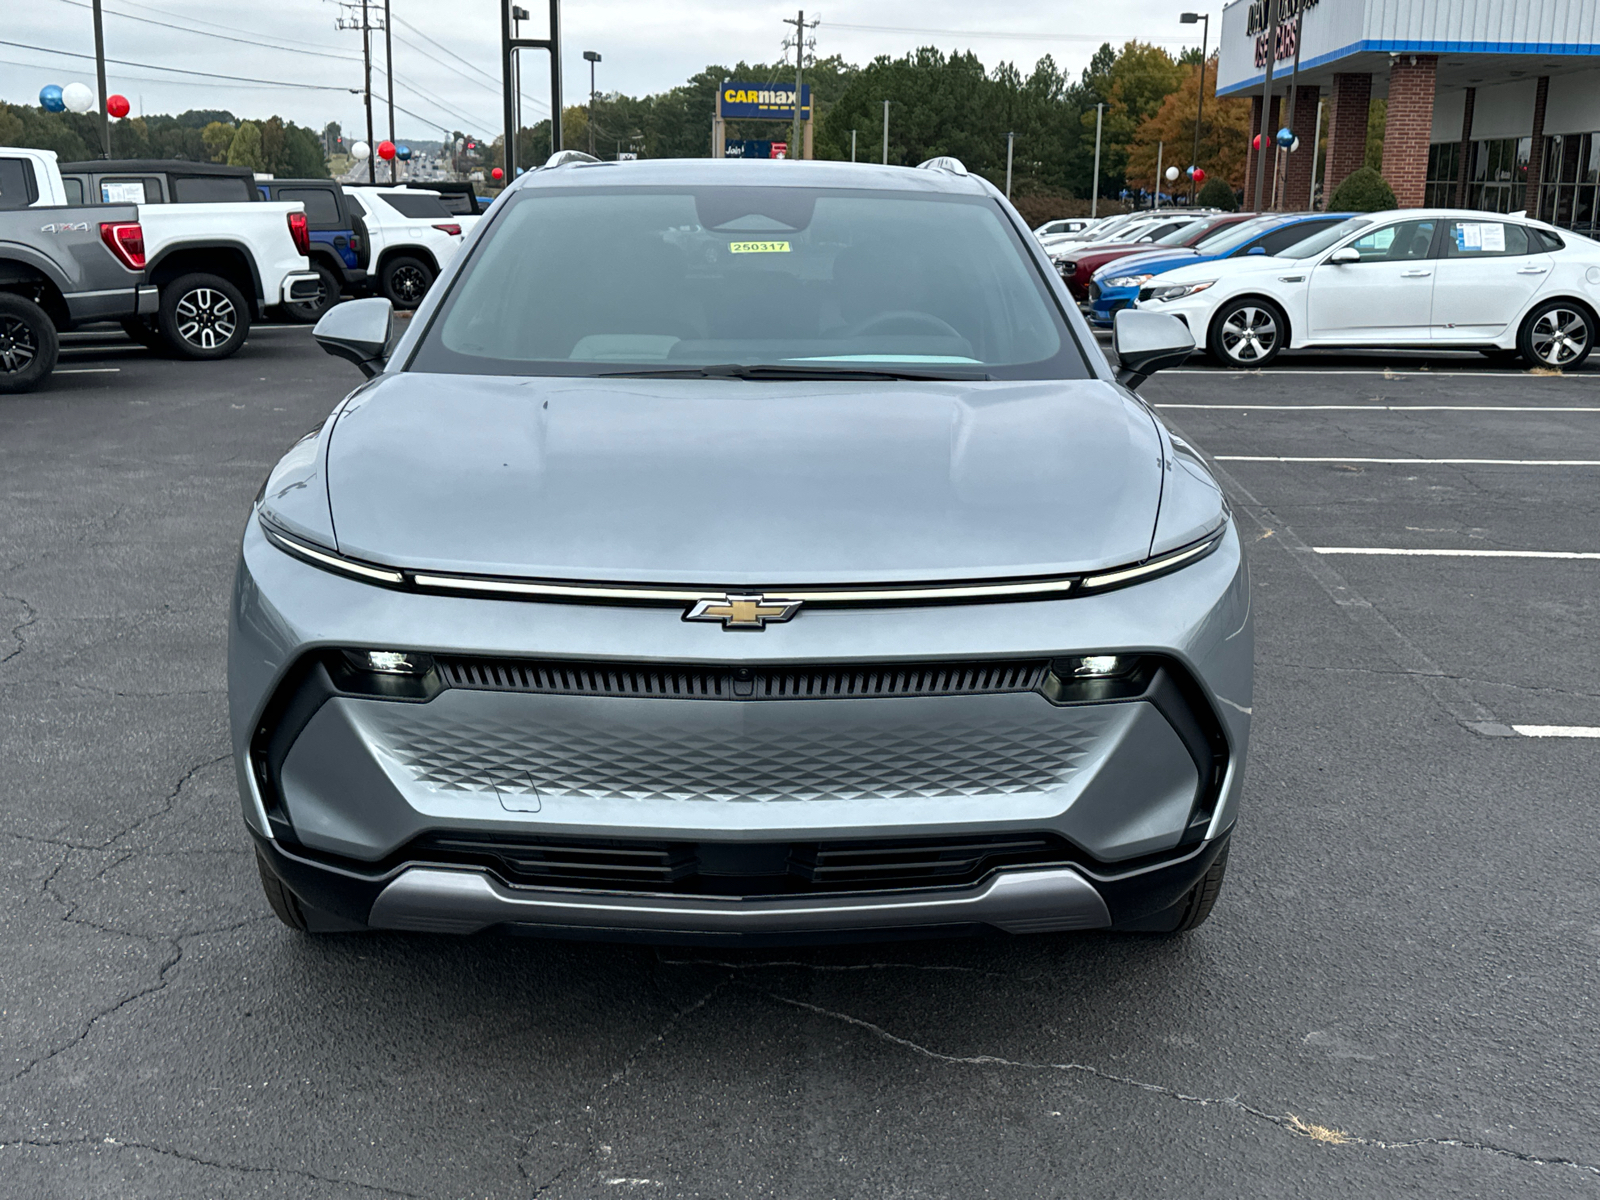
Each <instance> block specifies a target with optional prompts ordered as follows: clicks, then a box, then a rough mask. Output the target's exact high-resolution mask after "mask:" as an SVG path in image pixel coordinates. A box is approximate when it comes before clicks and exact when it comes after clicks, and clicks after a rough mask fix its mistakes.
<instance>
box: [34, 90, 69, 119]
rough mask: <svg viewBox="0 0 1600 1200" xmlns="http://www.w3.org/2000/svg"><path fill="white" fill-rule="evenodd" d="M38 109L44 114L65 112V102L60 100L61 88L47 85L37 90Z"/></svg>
mask: <svg viewBox="0 0 1600 1200" xmlns="http://www.w3.org/2000/svg"><path fill="white" fill-rule="evenodd" d="M39 107H40V108H42V109H44V110H45V112H66V111H67V102H66V101H65V100H63V99H62V98H61V86H60V85H59V84H54V83H47V84H45V85H44V86H43V87H42V88H40V89H39Z"/></svg>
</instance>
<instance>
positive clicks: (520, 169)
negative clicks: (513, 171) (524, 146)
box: [517, 167, 528, 175]
mask: <svg viewBox="0 0 1600 1200" xmlns="http://www.w3.org/2000/svg"><path fill="white" fill-rule="evenodd" d="M527 169H528V168H527V167H518V168H517V174H518V175H521V174H522V173H523V172H524V171H526V170H527Z"/></svg>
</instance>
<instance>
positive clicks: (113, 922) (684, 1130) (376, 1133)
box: [0, 328, 1600, 1200]
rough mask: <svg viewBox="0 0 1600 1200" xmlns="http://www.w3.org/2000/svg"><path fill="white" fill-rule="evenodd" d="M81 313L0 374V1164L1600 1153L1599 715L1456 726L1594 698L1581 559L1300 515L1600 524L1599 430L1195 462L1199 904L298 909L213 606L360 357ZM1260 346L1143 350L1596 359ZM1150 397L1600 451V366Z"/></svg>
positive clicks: (827, 1184) (999, 1185) (1232, 440)
mask: <svg viewBox="0 0 1600 1200" xmlns="http://www.w3.org/2000/svg"><path fill="white" fill-rule="evenodd" d="M68 345H69V347H70V348H69V350H68V352H67V354H66V355H65V356H64V362H63V367H64V368H65V369H64V371H63V373H61V374H59V375H58V376H57V377H56V379H55V381H54V383H53V385H52V386H51V387H50V389H49V390H48V391H46V392H43V393H41V394H38V395H35V396H31V397H21V398H7V399H4V400H0V855H3V861H4V864H5V870H4V871H0V897H3V899H0V963H3V964H4V969H3V970H0V1196H3V1197H6V1198H10V1197H29V1198H33V1197H52V1198H53V1197H74V1198H78V1197H117V1198H141V1197H159V1198H161V1200H170V1198H172V1197H190V1196H195V1197H200V1196H203V1197H217V1198H232V1197H296V1198H299V1197H310V1198H315V1200H321V1198H324V1197H340V1198H343V1197H365V1196H372V1197H386V1196H421V1197H439V1198H455V1197H462V1198H467V1197H494V1198H499V1197H516V1198H522V1197H532V1196H544V1197H554V1198H578V1197H602V1196H616V1195H640V1196H653V1197H655V1196H659V1197H754V1196H778V1197H808V1198H809V1197H946V1196H949V1197H955V1196H960V1197H972V1196H994V1197H1007V1198H1011V1197H1018V1198H1021V1197H1026V1198H1032V1197H1052V1198H1053V1197H1069V1196H1071V1197H1101V1196H1138V1197H1169V1196H1170V1197H1197V1196H1198V1197H1230V1198H1234V1197H1257V1196H1259V1197H1313V1196H1314V1197H1326V1196H1331V1195H1336V1196H1468V1195H1470V1196H1507V1197H1530V1196H1600V1088H1597V1087H1596V1079H1597V1077H1600V1048H1597V1044H1596V1038H1595V1032H1594V1025H1595V996H1596V994H1597V990H1600V989H1597V984H1600V972H1597V968H1596V962H1597V955H1600V900H1597V898H1596V868H1595V863H1596V861H1597V860H1600V823H1597V822H1596V821H1595V820H1594V819H1593V816H1592V809H1593V805H1594V802H1595V798H1596V797H1595V792H1596V789H1595V783H1594V780H1595V775H1596V770H1595V768H1596V764H1597V758H1600V742H1595V741H1575V740H1559V741H1557V740H1535V739H1530V738H1522V737H1504V736H1488V735H1486V734H1485V733H1483V732H1475V731H1474V730H1475V729H1503V728H1504V727H1505V726H1507V725H1510V724H1515V723H1540V724H1563V725H1582V724H1597V725H1600V682H1597V678H1600V672H1597V668H1600V654H1597V650H1596V641H1595V637H1594V630H1595V628H1596V618H1597V616H1600V601H1597V600H1596V596H1597V594H1600V588H1597V586H1596V585H1597V583H1600V562H1595V561H1552V560H1514V559H1477V560H1472V559H1402V558H1361V557H1344V558H1338V557H1327V556H1319V555H1315V554H1312V553H1309V552H1308V551H1306V550H1305V549H1304V547H1308V546H1368V547H1370V546H1379V547H1384V546H1389V547H1394V546H1413V547H1415V546H1434V547H1463V546H1465V547H1478V548H1511V549H1533V550H1574V551H1596V550H1600V532H1597V522H1596V519H1595V518H1596V508H1597V506H1600V468H1580V467H1572V468H1557V467H1527V466H1520V467H1483V466H1418V465H1411V464H1406V465H1365V466H1360V465H1354V464H1337V463H1333V464H1278V463H1249V462H1224V463H1223V464H1222V466H1223V468H1224V469H1225V470H1226V471H1227V472H1228V474H1229V476H1230V478H1231V481H1232V486H1233V488H1234V489H1235V501H1236V503H1237V504H1238V506H1239V514H1240V524H1241V528H1242V529H1243V530H1244V531H1245V536H1246V539H1247V541H1248V542H1249V543H1250V545H1251V557H1252V561H1253V567H1254V571H1255V579H1256V593H1255V594H1256V604H1257V615H1258V647H1259V648H1258V655H1259V675H1258V694H1257V709H1256V713H1257V725H1256V738H1255V744H1254V748H1253V749H1254V757H1253V759H1252V762H1251V765H1250V777H1249V785H1248V789H1247V794H1246V798H1245V805H1244V810H1243V818H1242V822H1241V825H1240V828H1239V832H1238V835H1237V838H1236V840H1235V844H1234V848H1233V855H1232V862H1231V867H1230V872H1231V873H1230V877H1229V881H1228V886H1227V888H1226V889H1225V890H1224V892H1223V895H1222V898H1221V900H1220V902H1219V903H1218V906H1217V909H1216V911H1215V913H1214V915H1213V917H1212V919H1211V921H1210V922H1209V923H1208V924H1207V925H1206V926H1205V927H1204V928H1202V929H1201V930H1199V931H1197V932H1196V933H1194V934H1191V935H1189V936H1187V937H1181V938H1173V939H1160V938H1113V937H1106V936H1098V935H1096V936H1075V937H1040V938H1026V939H1024V938H1019V939H1014V940H1009V941H980V942H950V943H918V944H910V945H892V946H884V947H867V948H852V949H832V950H807V951H800V952H795V951H789V952H782V953H767V952H761V953H756V952H748V953H741V954H738V955H735V956H732V957H729V958H726V959H720V958H714V956H712V955H709V954H707V953H705V952H703V951H695V950H687V951H672V950H655V949H644V948H634V947H616V946H584V945H574V944H568V943H546V942H539V941H534V940H525V939H506V938H495V937H483V938H476V939H470V940H452V939H446V938H429V937H422V936H414V937H412V936H362V937H354V938H320V939H316V938H306V937H304V936H299V935H296V934H294V933H292V932H290V931H289V930H287V929H284V928H283V927H281V926H280V925H279V924H278V923H277V922H276V920H275V919H274V918H272V917H271V916H270V914H269V912H268V910H267V907H266V904H265V902H264V901H263V899H262V897H261V894H260V891H259V888H258V886H257V883H256V880H255V877H254V867H253V864H252V859H251V853H250V847H249V844H248V842H247V840H246V836H245V833H244V830H243V828H242V826H241V824H240V820H239V815H238V802H237V800H236V798H235V795H234V791H233V777H232V772H231V770H230V769H229V767H228V764H227V763H226V761H225V759H224V754H225V733H224V707H225V705H224V693H223V682H224V680H223V652H224V613H225V606H226V603H227V594H228V588H229V584H230V578H231V572H232V568H233V562H234V554H235V542H236V539H237V537H238V534H239V532H240V529H241V526H242V523H243V521H244V517H245V513H246V511H247V506H248V504H249V501H250V498H251V496H252V495H253V494H254V493H255V490H256V489H257V487H258V486H259V485H260V482H261V480H262V478H263V477H264V475H265V473H266V471H267V469H268V467H269V465H270V464H271V462H272V460H274V459H275V458H276V456H277V455H278V454H279V453H280V452H281V451H282V450H283V449H284V448H285V447H287V446H288V444H289V443H290V442H291V441H292V440H293V439H294V438H295V437H297V436H298V435H299V434H300V433H302V432H304V431H305V430H306V429H308V428H310V427H312V426H313V425H315V424H316V423H317V422H318V421H319V420H320V419H321V418H322V416H323V415H324V414H325V413H326V412H327V410H328V409H329V407H330V406H331V405H332V404H333V403H334V402H335V401H336V400H337V398H338V397H339V396H340V395H341V394H342V392H344V391H345V390H346V389H347V388H349V387H350V386H353V384H354V383H355V382H356V380H357V376H356V375H355V373H354V371H353V369H352V368H350V367H348V366H347V365H345V364H340V363H336V362H334V361H333V360H330V359H327V358H325V357H324V356H322V355H321V354H319V353H318V352H317V351H316V350H315V349H314V348H313V346H312V344H311V342H310V337H309V334H308V333H307V332H306V331H305V330H304V329H296V328H264V329H260V330H258V331H257V332H256V333H254V334H253V335H252V337H251V340H250V343H249V345H248V346H247V347H246V348H245V350H244V351H243V352H242V353H241V354H240V355H239V356H238V357H237V358H234V359H232V360H229V361H227V362H223V363H214V364H186V363H175V362H170V361H163V360H160V359H155V358H152V357H151V356H150V355H148V354H147V353H146V352H144V351H142V350H137V349H134V348H132V347H131V344H129V343H126V342H124V341H122V340H121V339H120V337H112V336H107V337H104V338H92V337H91V338H72V339H69V342H68ZM1284 365H1285V366H1286V367H1293V368H1296V369H1298V370H1303V371H1308V372H1313V373H1309V374H1294V375H1289V374H1284V373H1274V372H1271V371H1269V372H1267V373H1265V374H1262V375H1243V376H1235V375H1224V374H1222V373H1219V372H1207V371H1205V370H1203V369H1198V368H1197V369H1195V370H1193V371H1185V372H1183V373H1172V374H1168V375H1164V376H1159V377H1157V378H1156V379H1154V380H1152V381H1151V382H1150V383H1148V384H1147V385H1146V387H1145V394H1146V395H1147V396H1148V397H1149V398H1150V399H1151V400H1152V401H1154V402H1156V403H1164V404H1238V403H1249V404H1257V405H1268V404H1276V405H1285V404H1286V405H1298V406H1304V405H1310V404H1349V405H1363V406H1371V407H1373V408H1374V409H1376V407H1377V406H1378V405H1381V404H1388V405H1413V404H1451V405H1460V404H1493V405H1505V406H1514V407H1518V408H1533V407H1557V408H1565V409H1568V410H1574V409H1576V408H1579V407H1584V406H1588V407H1593V408H1600V374H1596V373H1594V372H1585V373H1584V374H1583V375H1582V376H1581V377H1577V378H1544V377H1537V376H1532V375H1528V374H1521V373H1505V372H1494V371H1491V370H1489V369H1488V368H1487V367H1485V366H1484V365H1482V363H1481V360H1476V359H1473V358H1471V357H1468V358H1463V359H1459V360H1446V361H1434V362H1430V363H1426V364H1425V363H1424V362H1423V360H1419V359H1415V358H1413V359H1406V358H1404V357H1403V356H1387V357H1385V356H1371V355H1367V356H1299V357H1295V358H1289V359H1286V360H1285V364H1284ZM1386 365H1387V366H1392V367H1394V368H1395V371H1393V372H1391V375H1393V376H1394V377H1392V378H1386V377H1385V376H1384V375H1383V373H1382V370H1383V368H1384V366H1386ZM1419 365H1427V366H1429V367H1430V368H1431V369H1430V370H1429V371H1427V372H1418V373H1403V374H1400V373H1397V372H1414V371H1415V368H1417V367H1418V366H1419ZM110 368H116V371H115V372H111V371H110V370H109V369H110ZM67 370H71V371H74V372H85V371H96V372H102V373H71V374H69V373H66V371H67ZM1452 372H1459V373H1452ZM1163 411H1164V412H1165V413H1166V415H1167V416H1168V417H1169V418H1170V419H1171V420H1173V421H1174V423H1175V424H1176V425H1178V426H1179V427H1180V428H1181V430H1182V431H1183V432H1184V433H1185V434H1187V435H1188V436H1189V437H1191V438H1192V439H1193V440H1194V441H1195V442H1196V443H1197V444H1198V445H1199V446H1201V447H1202V448H1203V449H1204V450H1205V451H1206V452H1208V453H1210V454H1214V455H1272V456H1279V455H1301V456H1337V455H1350V456H1357V457H1441V458H1443V457H1476V458H1516V459H1537V458H1550V457H1560V458H1593V459H1600V412H1587V413H1585V412H1577V411H1567V412H1540V413H1534V412H1531V411H1530V412H1511V413H1504V412H1502V413H1487V412H1479V413H1471V412H1432V413H1423V412H1410V413H1404V412H1400V413H1396V412H1382V411H1361V412H1353V411H1325V410H1324V411H1313V410H1306V409H1302V410H1301V411H1288V412H1283V411H1271V410H1267V409H1255V410H1251V411H1248V412H1246V411H1241V410H1224V409H1193V408H1184V409H1178V408H1169V409H1165V410H1163ZM1469 726H1471V727H1469ZM1318 1129H1320V1130H1322V1131H1324V1132H1322V1133H1321V1135H1320V1136H1316V1134H1315V1131H1316V1130H1318Z"/></svg>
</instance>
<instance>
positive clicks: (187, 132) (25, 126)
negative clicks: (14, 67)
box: [0, 103, 328, 179]
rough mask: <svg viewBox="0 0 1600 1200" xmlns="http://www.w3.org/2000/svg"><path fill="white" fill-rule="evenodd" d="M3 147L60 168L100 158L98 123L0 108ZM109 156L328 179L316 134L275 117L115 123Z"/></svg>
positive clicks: (194, 115) (192, 114)
mask: <svg viewBox="0 0 1600 1200" xmlns="http://www.w3.org/2000/svg"><path fill="white" fill-rule="evenodd" d="M0 146H28V147H31V148H33V149H36V150H54V151H55V152H56V154H57V155H58V156H60V158H61V160H62V161H63V162H82V161H84V160H85V159H91V158H99V157H100V150H101V145H100V118H99V116H98V115H96V114H94V113H72V112H59V113H53V112H46V111H45V110H44V109H42V108H38V107H34V106H30V105H22V104H5V103H0ZM111 156H112V157H113V158H176V159H182V160H184V161H186V162H216V163H232V164H233V165H234V166H242V167H249V168H250V169H251V170H253V171H262V172H270V173H271V174H273V175H275V176H277V177H279V178H280V179H326V178H327V177H328V163H327V159H326V157H325V156H324V154H323V152H322V138H321V136H320V135H318V134H317V133H316V132H315V131H313V130H310V129H306V128H304V127H303V126H300V125H296V124H295V123H294V122H293V121H285V120H284V119H283V118H282V117H277V116H272V117H268V118H267V119H266V120H264V121H242V120H240V119H239V118H237V117H235V116H234V115H233V114H232V113H231V112H228V111H226V110H225V109H190V110H189V111H188V112H184V113H179V114H178V115H177V116H175V117H174V116H167V115H165V114H163V115H159V116H150V117H127V118H125V119H123V120H120V121H113V122H112V123H111Z"/></svg>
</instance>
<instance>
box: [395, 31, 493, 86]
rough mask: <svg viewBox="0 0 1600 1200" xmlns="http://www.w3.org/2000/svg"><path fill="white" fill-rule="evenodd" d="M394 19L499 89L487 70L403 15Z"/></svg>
mask: <svg viewBox="0 0 1600 1200" xmlns="http://www.w3.org/2000/svg"><path fill="white" fill-rule="evenodd" d="M394 19H395V22H396V24H399V25H404V26H405V27H406V28H407V29H409V30H411V32H412V33H414V34H416V35H417V36H418V37H419V38H421V39H422V40H423V41H425V42H427V43H428V45H430V46H432V47H433V48H434V49H435V50H438V51H439V52H440V53H441V54H448V55H449V56H450V57H451V58H453V59H455V60H456V61H457V62H459V63H462V64H464V65H465V66H467V67H469V68H471V69H472V70H474V71H476V72H477V73H478V74H479V75H482V76H483V77H484V78H485V79H487V80H488V81H489V82H490V83H491V84H492V85H493V86H494V89H495V90H496V91H499V90H500V81H499V80H498V79H496V78H495V77H494V76H493V75H491V74H489V72H487V71H485V70H484V69H483V68H482V67H480V66H478V65H477V64H476V63H472V62H468V61H467V60H466V59H464V58H462V57H461V55H459V54H457V53H456V52H455V51H454V50H451V49H449V48H448V47H446V46H441V45H440V44H439V43H438V42H436V41H434V40H433V39H432V38H431V37H429V36H428V35H427V34H425V33H423V32H422V30H420V29H418V28H417V27H416V26H415V25H413V24H412V23H411V22H410V21H408V20H406V19H405V18H404V17H402V16H398V15H396V16H395V18H394Z"/></svg>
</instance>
